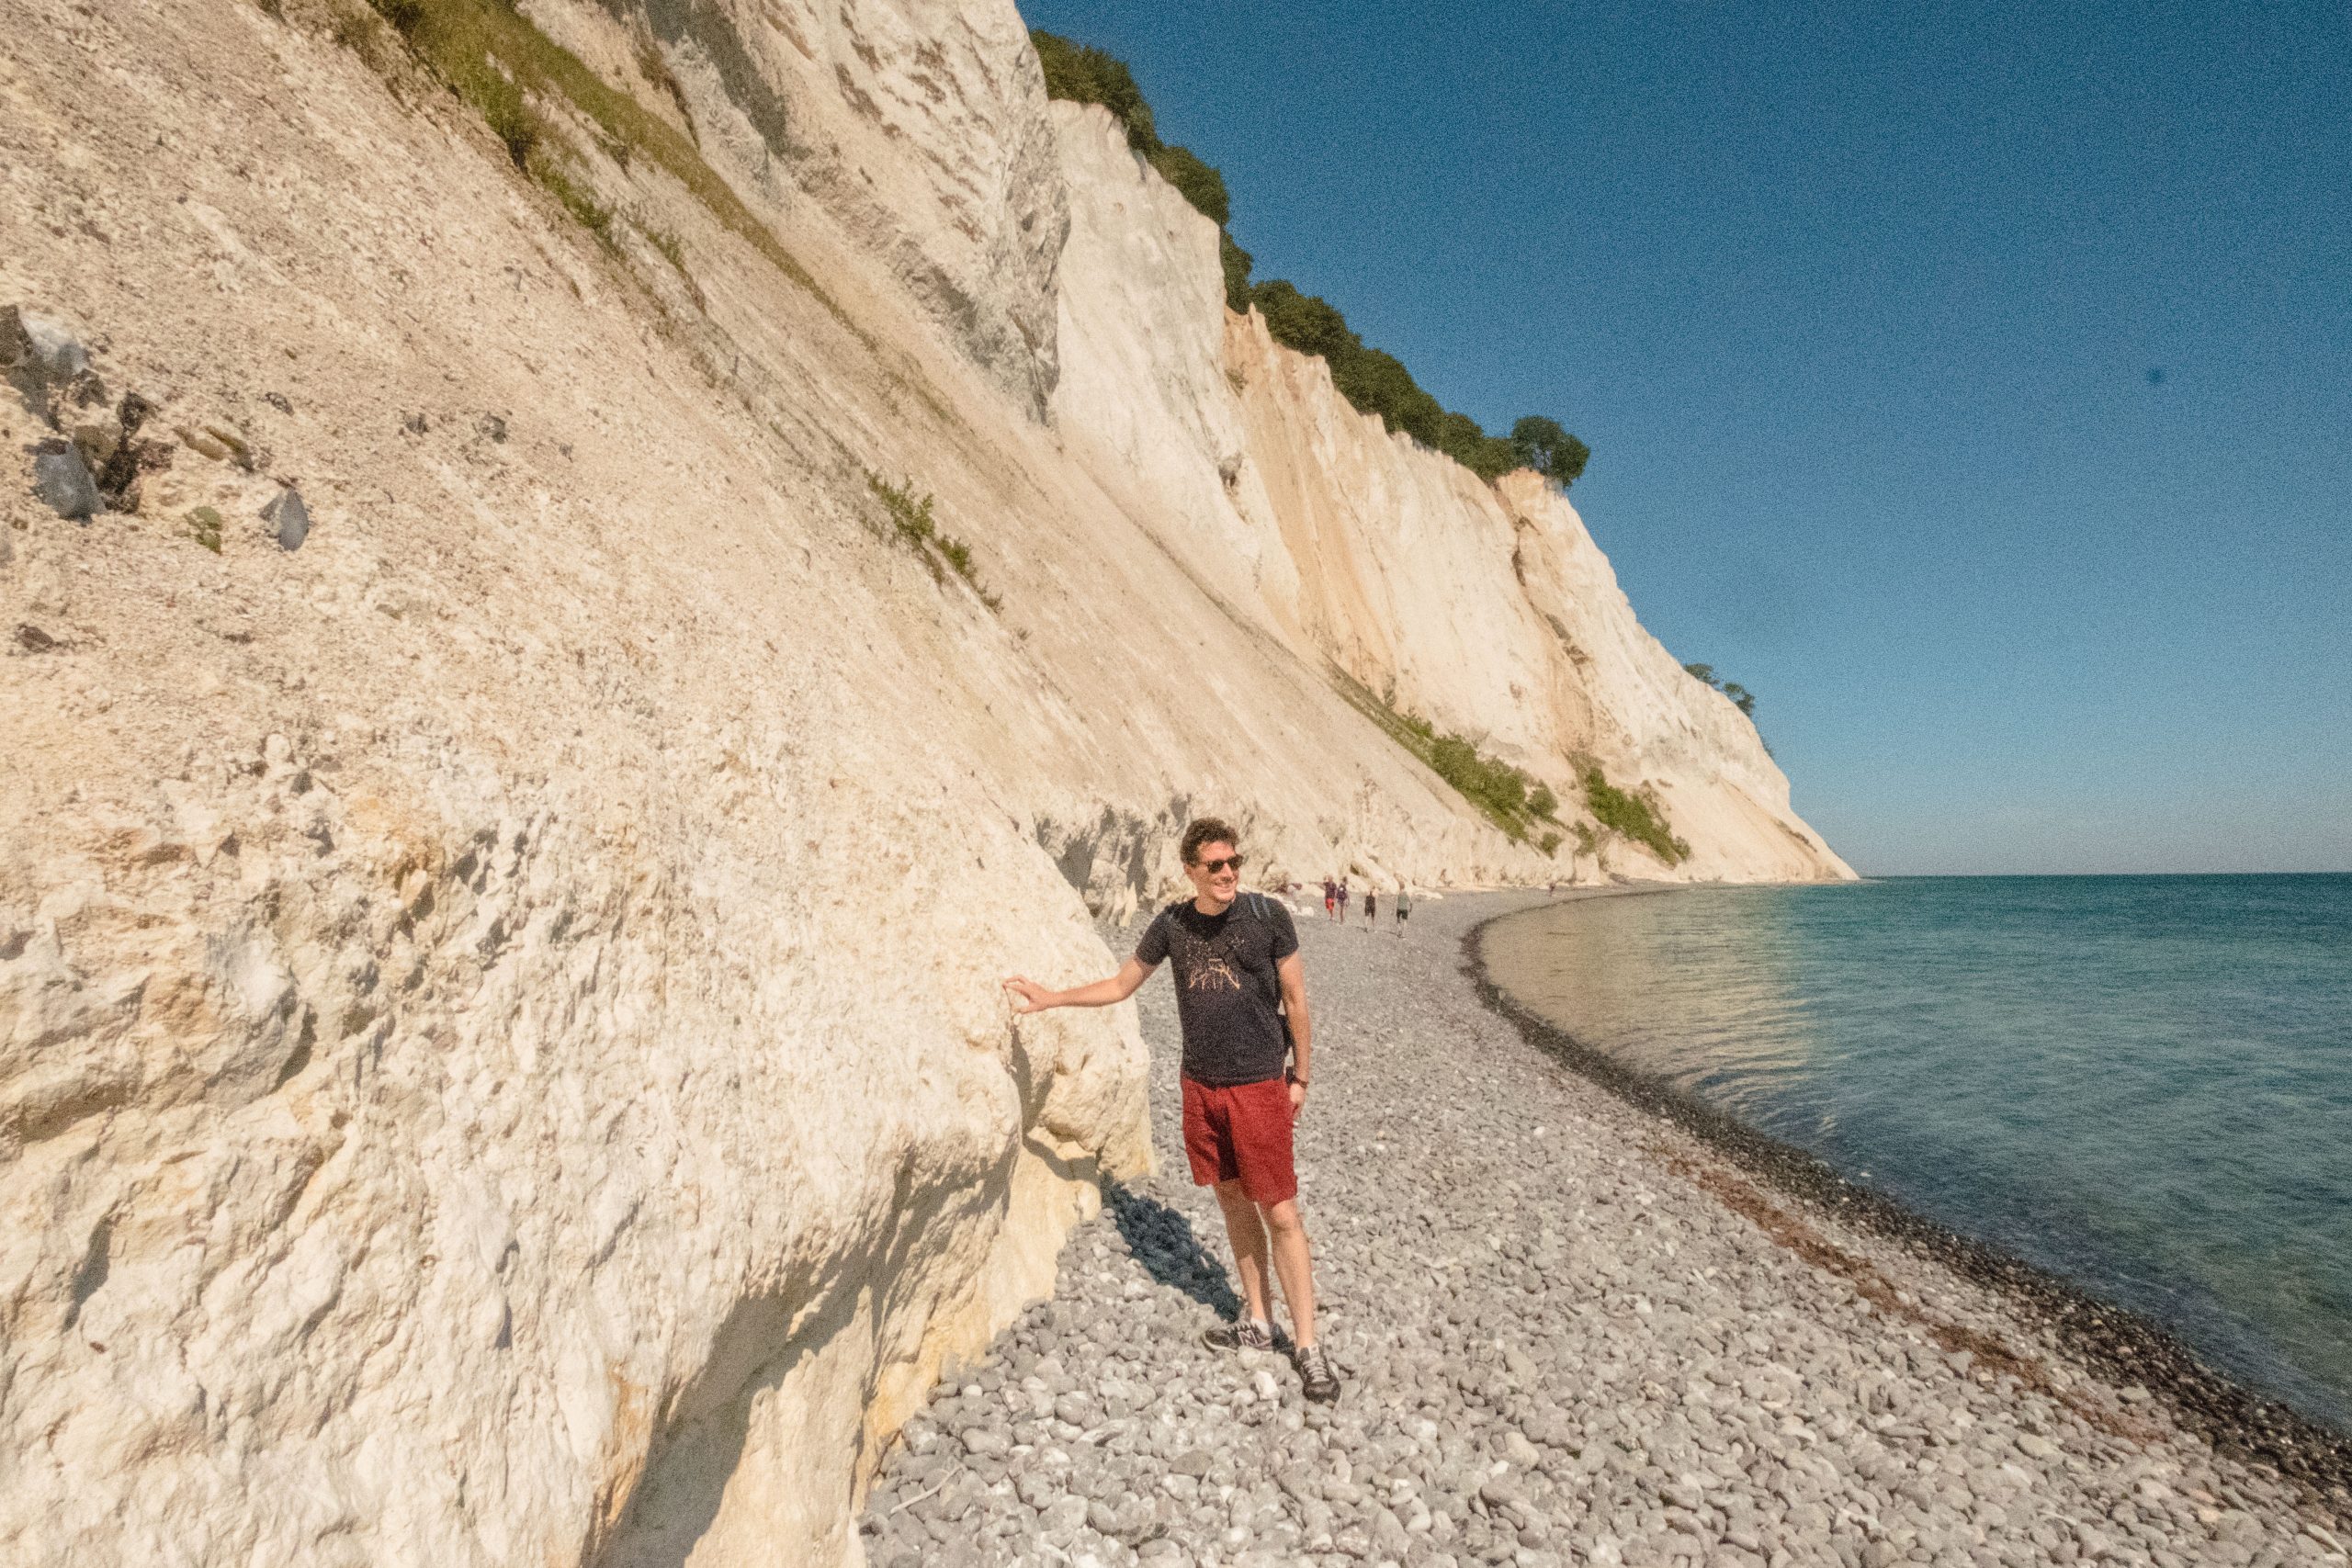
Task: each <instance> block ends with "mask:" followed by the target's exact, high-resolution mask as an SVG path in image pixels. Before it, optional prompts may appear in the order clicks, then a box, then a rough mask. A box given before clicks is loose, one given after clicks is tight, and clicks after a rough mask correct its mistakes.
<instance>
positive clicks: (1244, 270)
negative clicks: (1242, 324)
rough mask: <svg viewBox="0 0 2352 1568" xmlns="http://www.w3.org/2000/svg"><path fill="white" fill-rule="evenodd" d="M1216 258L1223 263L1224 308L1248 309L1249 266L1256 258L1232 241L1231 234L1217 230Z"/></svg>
mask: <svg viewBox="0 0 2352 1568" xmlns="http://www.w3.org/2000/svg"><path fill="white" fill-rule="evenodd" d="M1216 252H1217V259H1218V260H1219V261H1220V262H1222V263H1224V264H1225V303H1226V308H1227V310H1232V311H1234V312H1235V313H1236V314H1240V313H1242V312H1245V311H1247V310H1249V309H1250V265H1251V263H1252V262H1253V261H1254V260H1255V259H1256V258H1255V257H1253V256H1251V255H1250V253H1249V252H1248V251H1245V250H1243V249H1242V248H1241V247H1240V246H1239V245H1237V244H1235V243H1233V236H1232V235H1230V234H1228V233H1227V232H1226V231H1224V230H1222V229H1220V230H1218V231H1217V235H1216Z"/></svg>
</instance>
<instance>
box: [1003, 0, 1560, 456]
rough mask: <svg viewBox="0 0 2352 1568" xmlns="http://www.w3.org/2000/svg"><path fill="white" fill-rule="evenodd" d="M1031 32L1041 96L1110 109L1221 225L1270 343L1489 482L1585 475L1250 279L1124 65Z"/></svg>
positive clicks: (1245, 257) (1529, 422)
mask: <svg viewBox="0 0 2352 1568" xmlns="http://www.w3.org/2000/svg"><path fill="white" fill-rule="evenodd" d="M1029 36H1030V39H1031V40H1032V41H1033V42H1035V45H1036V49H1037V59H1038V62H1039V63H1040V64H1041V65H1043V66H1044V68H1045V74H1046V95H1047V96H1050V97H1056V98H1067V99H1069V101H1071V102H1073V103H1081V104H1100V105H1102V106H1103V107H1104V108H1107V109H1109V110H1110V111H1111V113H1112V115H1113V116H1114V118H1116V119H1117V120H1118V121H1119V123H1120V124H1121V125H1122V126H1124V127H1125V129H1126V133H1127V145H1128V146H1129V147H1132V148H1133V149H1135V151H1136V153H1137V154H1138V155H1139V156H1141V157H1142V158H1143V159H1144V160H1145V161H1146V162H1147V163H1148V164H1150V165H1151V166H1152V167H1153V168H1155V169H1157V170H1159V174H1160V175H1161V177H1163V178H1164V179H1166V180H1167V181H1168V183H1169V184H1170V185H1172V186H1175V187H1176V189H1177V191H1178V193H1179V194H1181V195H1182V197H1184V199H1185V200H1187V201H1189V202H1191V203H1192V204H1193V207H1194V208H1196V209H1199V211H1200V212H1201V213H1202V214H1204V216H1206V217H1207V218H1208V219H1210V220H1212V221H1213V222H1215V223H1216V225H1217V243H1218V248H1219V251H1220V253H1221V254H1222V255H1223V257H1224V261H1225V300H1226V303H1227V305H1229V306H1231V307H1232V308H1233V309H1234V310H1249V309H1250V307H1252V306H1255V307H1257V310H1258V312H1259V314H1260V315H1261V316H1263V317H1264V318H1265V321H1266V330H1267V332H1269V333H1272V336H1273V338H1274V341H1275V342H1277V343H1280V344H1285V345H1287V346H1289V347H1291V348H1295V349H1297V350H1298V351H1299V352H1300V353H1302V354H1312V355H1317V356H1318V357H1320V358H1321V359H1323V360H1324V361H1325V362H1327V363H1328V364H1329V366H1330V367H1331V381H1332V384H1333V385H1334V386H1336V387H1337V388H1339V389H1340V396H1342V397H1344V398H1346V399H1347V400H1348V401H1349V402H1350V403H1351V404H1353V405H1354V406H1355V407H1356V408H1357V409H1359V410H1361V411H1362V412H1365V413H1376V414H1378V415H1379V416H1380V418H1381V421H1382V423H1385V424H1386V425H1387V426H1388V428H1389V429H1391V430H1401V431H1403V432H1404V433H1405V434H1408V435H1409V436H1411V437H1412V438H1413V439H1414V440H1416V441H1418V442H1419V443H1420V444H1421V445H1422V446H1429V447H1432V448H1434V449H1436V450H1437V451H1440V452H1442V453H1444V454H1445V455H1446V456H1447V457H1452V458H1453V460H1454V461H1455V462H1457V463H1460V464H1461V465H1462V466H1463V467H1464V468H1467V469H1469V470H1470V471H1471V472H1472V473H1474V474H1476V475H1477V476H1478V477H1479V478H1480V479H1485V480H1487V481H1488V482H1489V483H1491V482H1493V481H1494V480H1495V479H1498V478H1500V477H1501V476H1502V475H1504V474H1507V473H1510V471H1511V470H1513V469H1515V468H1532V469H1534V470H1535V471H1536V472H1537V473H1539V474H1542V475H1543V476H1544V478H1545V479H1550V480H1551V481H1552V482H1553V483H1554V484H1556V485H1558V486H1559V487H1560V488H1561V489H1562V490H1566V489H1567V488H1568V487H1569V486H1570V485H1572V484H1574V483H1575V482H1576V479H1577V475H1579V474H1581V473H1583V472H1584V466H1585V463H1586V461H1587V459H1589V457H1591V456H1592V450H1591V448H1590V447H1589V446H1586V445H1585V444H1584V443H1583V442H1581V441H1579V440H1577V438H1576V437H1575V436H1574V435H1572V434H1569V433H1568V432H1567V431H1566V429H1564V428H1563V427H1562V426H1561V424H1560V423H1559V422H1558V421H1557V420H1555V419H1552V418H1549V417H1547V416H1545V415H1542V414H1529V415H1528V416H1526V417H1525V418H1523V419H1521V420H1520V421H1519V422H1518V423H1515V424H1513V425H1512V426H1511V428H1510V434H1509V435H1489V434H1487V432H1486V431H1485V430H1484V429H1483V428H1482V427H1481V426H1480V425H1479V423H1478V422H1477V421H1476V420H1475V419H1473V418H1471V417H1470V416H1469V415H1468V414H1466V413H1461V412H1454V411H1452V410H1449V409H1447V408H1445V407H1444V406H1443V405H1442V404H1441V403H1440V402H1439V401H1438V400H1437V399H1435V398H1434V397H1432V396H1430V394H1429V393H1428V392H1427V391H1425V390H1423V389H1422V388H1421V386H1420V384H1419V382H1417V381H1415V380H1414V379H1413V373H1412V372H1411V371H1410V370H1408V369H1407V368H1406V367H1405V365H1404V362H1403V361H1402V360H1400V359H1398V358H1397V356H1396V355H1393V354H1389V353H1386V352H1385V351H1384V350H1381V349H1377V348H1372V347H1368V346H1366V344H1364V341H1363V338H1361V337H1359V336H1358V335H1357V334H1356V333H1355V332H1354V331H1353V330H1352V329H1351V328H1350V327H1349V325H1348V321H1347V318H1346V317H1345V316H1343V315H1342V314H1340V310H1339V307H1337V306H1335V305H1333V304H1332V303H1331V302H1330V301H1329V300H1328V299H1323V298H1321V297H1320V296H1318V295H1314V294H1307V293H1303V292H1301V291H1300V290H1299V288H1297V287H1296V286H1295V284H1292V283H1291V282H1289V281H1288V280H1286V279H1283V278H1279V277H1277V278H1269V279H1267V280H1266V281H1264V282H1262V283H1252V282H1251V281H1250V268H1251V266H1252V265H1254V263H1253V260H1252V258H1251V256H1250V253H1249V252H1248V251H1245V250H1243V249H1242V248H1241V246H1240V245H1239V244H1238V243H1237V242H1236V241H1235V240H1234V238H1233V233H1232V230H1231V227H1230V224H1231V221H1232V201H1231V198H1230V197H1229V196H1228V194H1227V191H1226V188H1225V176H1224V175H1221V174H1219V173H1218V172H1217V171H1216V169H1215V168H1214V167H1212V166H1211V165H1210V164H1207V163H1206V162H1204V160H1203V159H1202V158H1201V157H1200V156H1199V155H1198V154H1196V153H1194V152H1193V151H1192V150H1191V149H1190V148H1187V147H1179V146H1176V145H1175V144H1173V143H1171V142H1168V141H1162V140H1161V139H1160V136H1159V127H1158V125H1157V124H1156V122H1155V121H1154V120H1153V118H1152V115H1151V106H1150V105H1149V104H1148V103H1147V102H1146V101H1145V100H1144V96H1143V89H1142V88H1141V87H1139V86H1137V85H1136V79H1135V73H1133V72H1132V71H1130V70H1129V69H1128V68H1127V64H1126V62H1125V61H1123V60H1120V59H1118V58H1117V57H1116V56H1114V55H1112V54H1109V53H1107V52H1105V51H1103V50H1099V49H1095V48H1092V47H1091V46H1090V45H1086V44H1080V43H1076V42H1073V41H1072V40H1070V39H1066V38H1063V37H1061V36H1060V35H1059V34H1057V33H1049V32H1045V31H1041V30H1032V31H1031V33H1030V35H1029Z"/></svg>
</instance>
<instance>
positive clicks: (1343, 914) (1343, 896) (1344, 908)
mask: <svg viewBox="0 0 2352 1568" xmlns="http://www.w3.org/2000/svg"><path fill="white" fill-rule="evenodd" d="M1347 923H1348V879H1347V878H1346V877H1344V876H1343V877H1341V878H1340V924H1341V925H1343V926H1344V925H1346V924H1347Z"/></svg>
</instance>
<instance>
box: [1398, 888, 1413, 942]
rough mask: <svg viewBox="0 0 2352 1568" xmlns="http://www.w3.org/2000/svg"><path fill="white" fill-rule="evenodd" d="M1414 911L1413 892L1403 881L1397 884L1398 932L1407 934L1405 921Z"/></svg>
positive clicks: (1400, 935) (1400, 934)
mask: <svg viewBox="0 0 2352 1568" xmlns="http://www.w3.org/2000/svg"><path fill="white" fill-rule="evenodd" d="M1412 912H1413V894H1412V890H1411V889H1410V888H1408V887H1407V886H1405V885H1404V884H1403V883H1401V882H1400V883H1398V884H1397V936H1399V937H1400V938H1401V937H1402V936H1403V935H1404V934H1405V921H1406V919H1408V917H1409V916H1410V915H1411V914H1412Z"/></svg>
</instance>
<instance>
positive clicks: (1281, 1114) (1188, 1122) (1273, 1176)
mask: <svg viewBox="0 0 2352 1568" xmlns="http://www.w3.org/2000/svg"><path fill="white" fill-rule="evenodd" d="M1296 1117H1297V1113H1296V1112H1295V1111H1292V1110H1291V1107H1290V1080H1289V1079H1287V1078H1268V1079H1266V1080H1265V1081H1264V1082H1262V1083H1245V1084H1236V1085H1235V1086H1234V1087H1233V1088H1231V1089H1214V1088H1211V1087H1210V1086H1209V1085H1207V1084H1204V1083H1194V1082H1193V1080H1192V1079H1191V1078H1186V1079H1185V1080H1184V1154H1185V1156H1186V1157H1187V1158H1189V1159H1190V1160H1191V1161H1192V1164H1193V1181H1194V1182H1195V1183H1197V1184H1198V1185H1200V1186H1203V1187H1210V1186H1214V1185H1216V1183H1217V1182H1220V1181H1234V1180H1238V1181H1239V1182H1240V1183H1241V1191H1242V1193H1243V1195H1244V1196H1246V1197H1247V1198H1248V1199H1249V1200H1250V1201H1251V1202H1252V1203H1280V1202H1282V1201H1284V1200H1286V1199H1290V1198H1295V1197H1297V1196H1298V1172H1297V1171H1296V1170H1295V1169H1294V1168H1292V1166H1291V1159H1290V1129H1291V1123H1292V1122H1294V1121H1295V1120H1296Z"/></svg>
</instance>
